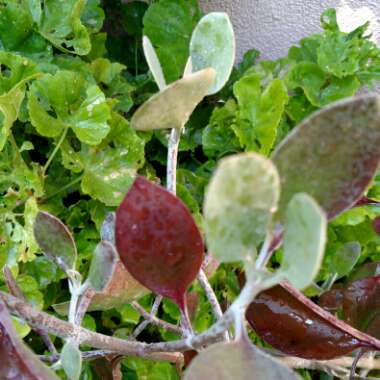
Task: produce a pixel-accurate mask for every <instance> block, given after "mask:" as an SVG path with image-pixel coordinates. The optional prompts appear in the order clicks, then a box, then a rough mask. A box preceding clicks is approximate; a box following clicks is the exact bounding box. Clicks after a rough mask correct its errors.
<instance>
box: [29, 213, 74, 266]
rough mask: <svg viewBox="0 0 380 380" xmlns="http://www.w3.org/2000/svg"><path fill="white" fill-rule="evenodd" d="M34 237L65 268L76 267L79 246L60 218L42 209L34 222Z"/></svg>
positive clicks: (48, 254) (48, 255)
mask: <svg viewBox="0 0 380 380" xmlns="http://www.w3.org/2000/svg"><path fill="white" fill-rule="evenodd" d="M34 237H35V239H36V241H37V244H38V245H39V247H40V248H41V250H42V252H43V253H44V254H45V255H46V256H47V257H49V258H50V259H51V260H53V261H54V262H55V263H56V264H57V265H59V266H60V267H61V268H62V269H63V270H65V271H67V269H73V268H74V266H75V261H76V258H77V248H76V245H75V242H74V239H73V236H72V235H71V233H70V231H69V230H68V228H67V227H66V226H65V225H64V224H63V223H62V222H61V221H60V220H59V219H58V218H56V217H55V216H53V215H51V214H49V213H47V212H44V211H40V212H39V213H38V214H37V217H36V220H35V222H34Z"/></svg>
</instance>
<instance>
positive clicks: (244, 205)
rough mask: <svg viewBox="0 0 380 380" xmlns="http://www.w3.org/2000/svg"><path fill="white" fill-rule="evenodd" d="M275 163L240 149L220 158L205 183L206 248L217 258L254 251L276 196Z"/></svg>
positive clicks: (238, 257)
mask: <svg viewBox="0 0 380 380" xmlns="http://www.w3.org/2000/svg"><path fill="white" fill-rule="evenodd" d="M279 183H280V179H279V176H278V173H277V170H276V168H275V166H274V165H273V164H272V162H271V161H270V160H268V159H266V158H265V157H263V156H260V155H258V154H255V153H243V154H239V155H234V156H230V157H227V158H224V159H223V160H221V161H220V163H219V166H218V168H217V169H216V171H215V173H214V175H213V177H212V179H211V181H210V184H209V186H208V189H207V192H206V197H205V203H204V208H203V209H204V217H205V231H206V237H207V244H208V248H209V250H210V251H211V252H212V253H213V255H214V256H215V257H216V258H217V259H218V260H220V261H223V262H229V261H238V260H245V259H247V258H248V257H249V256H251V255H255V253H256V246H257V245H258V244H259V243H260V242H261V241H262V240H263V238H264V237H265V235H266V232H267V229H268V227H269V224H270V221H271V216H272V213H273V212H274V211H275V210H276V207H277V202H278V199H279V196H280V187H279Z"/></svg>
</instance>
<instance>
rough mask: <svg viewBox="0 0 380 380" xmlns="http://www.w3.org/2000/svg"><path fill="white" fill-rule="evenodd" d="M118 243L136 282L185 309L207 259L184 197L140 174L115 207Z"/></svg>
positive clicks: (123, 259) (122, 257) (121, 254)
mask: <svg viewBox="0 0 380 380" xmlns="http://www.w3.org/2000/svg"><path fill="white" fill-rule="evenodd" d="M116 246H117V250H118V252H119V254H120V258H121V260H122V262H123V263H124V265H125V266H126V268H127V270H128V271H129V272H130V273H131V275H132V276H134V277H135V278H136V280H137V281H139V282H140V283H141V284H143V285H144V286H146V287H147V288H149V289H151V290H152V291H154V292H155V293H158V294H160V295H162V296H166V297H169V298H171V299H172V300H173V301H175V302H176V303H177V304H178V306H179V307H180V308H181V309H182V310H183V309H184V308H185V297H184V294H185V292H186V289H187V288H188V286H189V285H190V283H191V282H192V281H193V280H194V279H195V277H196V276H197V274H198V272H199V270H200V267H201V264H202V260H203V241H202V237H201V234H200V232H199V230H198V228H197V225H196V224H195V221H194V219H193V217H192V216H191V214H190V211H189V210H188V209H187V207H186V206H185V205H184V204H183V203H182V201H180V200H179V199H178V198H177V197H175V196H174V195H173V194H171V193H169V192H168V191H166V190H165V189H164V188H162V187H161V186H158V185H155V184H153V183H151V182H149V181H148V180H146V179H145V178H143V177H137V178H136V180H135V182H134V184H133V186H132V187H131V189H130V190H129V192H128V194H127V195H126V197H125V198H124V200H123V202H122V204H121V205H120V206H119V208H118V210H117V212H116Z"/></svg>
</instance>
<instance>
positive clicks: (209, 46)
mask: <svg viewBox="0 0 380 380" xmlns="http://www.w3.org/2000/svg"><path fill="white" fill-rule="evenodd" d="M143 47H144V53H145V57H146V60H147V62H148V65H149V68H150V71H151V72H152V74H153V77H154V79H155V81H156V83H157V85H158V87H159V89H160V92H159V93H158V94H156V95H154V96H153V97H152V98H150V99H149V100H148V101H147V102H145V103H144V104H143V105H142V106H141V107H140V108H139V109H138V110H137V111H136V112H135V114H134V115H133V117H132V120H131V125H132V127H133V128H135V129H137V130H152V129H168V128H177V129H180V128H182V127H183V126H184V125H185V124H186V122H187V121H188V119H189V117H190V115H191V114H192V112H193V111H194V109H195V107H196V106H197V105H198V103H199V102H200V101H201V100H202V99H203V98H204V96H206V95H210V94H214V93H216V92H218V91H219V90H220V89H221V88H222V87H223V86H224V84H225V83H226V82H227V80H228V78H229V76H230V74H231V71H232V67H233V63H234V60H235V41H234V34H233V29H232V26H231V23H230V21H229V18H228V16H227V15H226V14H224V13H210V14H208V15H207V16H205V17H203V18H202V19H201V20H200V22H199V24H198V25H197V26H196V28H195V30H194V32H193V35H192V38H191V42H190V58H189V61H188V66H187V67H186V69H185V73H184V76H183V78H182V79H180V80H178V81H176V82H174V83H172V84H171V85H169V86H167V85H166V81H165V77H164V73H163V71H162V68H161V64H160V61H159V58H158V56H157V54H156V52H155V50H154V48H153V46H152V44H151V42H150V40H149V39H148V38H147V37H144V39H143ZM192 72H193V73H192Z"/></svg>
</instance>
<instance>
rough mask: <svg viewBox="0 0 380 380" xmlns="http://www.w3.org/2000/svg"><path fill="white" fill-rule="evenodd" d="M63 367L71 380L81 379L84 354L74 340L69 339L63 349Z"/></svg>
mask: <svg viewBox="0 0 380 380" xmlns="http://www.w3.org/2000/svg"><path fill="white" fill-rule="evenodd" d="M61 363H62V367H63V369H64V371H65V373H66V375H67V377H68V378H69V379H70V380H79V377H80V373H81V369H82V354H81V352H80V350H79V348H78V345H76V344H75V343H74V342H72V341H70V340H69V341H67V342H66V343H65V345H64V346H63V348H62V351H61Z"/></svg>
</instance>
